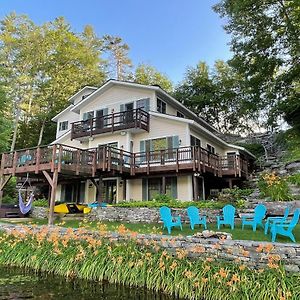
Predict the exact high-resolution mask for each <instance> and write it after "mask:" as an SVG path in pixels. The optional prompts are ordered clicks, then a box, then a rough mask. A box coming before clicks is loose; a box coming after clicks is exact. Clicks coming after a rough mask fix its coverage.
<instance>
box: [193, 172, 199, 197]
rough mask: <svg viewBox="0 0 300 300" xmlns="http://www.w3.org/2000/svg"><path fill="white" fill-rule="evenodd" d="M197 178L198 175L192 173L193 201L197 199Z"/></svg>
mask: <svg viewBox="0 0 300 300" xmlns="http://www.w3.org/2000/svg"><path fill="white" fill-rule="evenodd" d="M198 183H199V180H198V177H197V176H195V174H193V188H194V201H198V200H199V186H198Z"/></svg>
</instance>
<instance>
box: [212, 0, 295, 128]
mask: <svg viewBox="0 0 300 300" xmlns="http://www.w3.org/2000/svg"><path fill="white" fill-rule="evenodd" d="M299 8H300V4H299V1H285V0H280V1H267V0H261V1H253V0H243V1H232V0H221V1H219V3H218V4H217V5H216V6H215V7H214V9H215V11H216V12H217V13H219V15H220V16H221V17H222V18H224V19H225V21H226V24H225V30H226V31H227V33H229V34H230V35H231V49H232V51H233V53H234V56H233V58H232V59H231V60H230V62H229V63H230V65H231V66H232V67H233V68H234V69H235V70H236V71H237V72H238V73H239V74H240V75H241V78H242V82H241V85H240V87H241V89H242V90H243V93H244V95H245V98H246V99H247V100H248V102H249V103H250V105H251V106H252V107H253V108H254V109H255V110H256V111H260V112H264V115H266V116H267V119H268V121H269V124H275V123H276V117H277V116H278V115H284V116H285V118H286V120H287V121H288V122H289V123H290V124H291V125H293V126H297V125H299V124H300V102H299V87H300V63H299V62H300V61H299V57H300V56H299V53H300V52H299V51H300V39H299V37H300V14H299Z"/></svg>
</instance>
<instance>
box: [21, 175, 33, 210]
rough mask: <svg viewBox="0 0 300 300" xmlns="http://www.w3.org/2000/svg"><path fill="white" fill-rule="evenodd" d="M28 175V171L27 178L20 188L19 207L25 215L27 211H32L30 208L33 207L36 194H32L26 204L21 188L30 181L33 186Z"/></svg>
mask: <svg viewBox="0 0 300 300" xmlns="http://www.w3.org/2000/svg"><path fill="white" fill-rule="evenodd" d="M28 177H29V174H28V173H27V177H26V180H25V181H24V183H23V184H22V186H21V188H20V189H19V208H20V212H21V213H22V214H23V215H26V214H27V213H29V212H30V210H31V208H32V203H33V199H34V194H33V193H31V194H30V196H29V200H28V202H27V203H26V204H25V203H24V201H23V198H22V194H21V190H22V188H23V187H24V185H25V184H26V182H28V183H29V186H30V187H31V184H30V181H29V179H28Z"/></svg>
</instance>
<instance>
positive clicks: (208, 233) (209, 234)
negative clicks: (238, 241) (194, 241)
mask: <svg viewBox="0 0 300 300" xmlns="http://www.w3.org/2000/svg"><path fill="white" fill-rule="evenodd" d="M193 237H197V238H205V239H208V238H217V239H219V240H232V235H231V234H230V233H227V232H218V231H212V230H203V231H202V232H198V233H196V234H194V235H193Z"/></svg>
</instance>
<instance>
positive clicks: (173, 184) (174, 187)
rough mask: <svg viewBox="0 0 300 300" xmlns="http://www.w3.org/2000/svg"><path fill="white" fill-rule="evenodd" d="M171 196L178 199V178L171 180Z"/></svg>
mask: <svg viewBox="0 0 300 300" xmlns="http://www.w3.org/2000/svg"><path fill="white" fill-rule="evenodd" d="M171 196H172V197H173V198H174V199H177V177H172V178H171Z"/></svg>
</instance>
